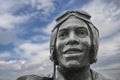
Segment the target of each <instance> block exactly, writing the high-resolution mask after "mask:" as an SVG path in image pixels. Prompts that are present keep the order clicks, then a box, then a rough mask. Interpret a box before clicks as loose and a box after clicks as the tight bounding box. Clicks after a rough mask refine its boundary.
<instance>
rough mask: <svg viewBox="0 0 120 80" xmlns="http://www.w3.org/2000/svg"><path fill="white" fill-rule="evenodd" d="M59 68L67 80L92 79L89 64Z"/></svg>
mask: <svg viewBox="0 0 120 80" xmlns="http://www.w3.org/2000/svg"><path fill="white" fill-rule="evenodd" d="M57 70H58V71H59V72H60V73H61V75H63V77H64V78H65V80H92V78H91V72H90V67H89V66H87V67H83V68H79V69H68V68H62V67H59V66H58V67H57Z"/></svg>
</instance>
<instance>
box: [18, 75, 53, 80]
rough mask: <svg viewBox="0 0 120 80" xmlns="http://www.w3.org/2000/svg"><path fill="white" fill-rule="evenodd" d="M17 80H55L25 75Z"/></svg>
mask: <svg viewBox="0 0 120 80" xmlns="http://www.w3.org/2000/svg"><path fill="white" fill-rule="evenodd" d="M17 80H53V79H52V78H49V77H44V76H37V75H25V76H21V77H18V78H17Z"/></svg>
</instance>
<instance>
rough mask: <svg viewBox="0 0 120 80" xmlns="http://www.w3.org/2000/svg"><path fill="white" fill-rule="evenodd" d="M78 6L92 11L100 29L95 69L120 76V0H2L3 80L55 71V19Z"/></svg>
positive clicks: (0, 78)
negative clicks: (52, 58)
mask: <svg viewBox="0 0 120 80" xmlns="http://www.w3.org/2000/svg"><path fill="white" fill-rule="evenodd" d="M74 9H82V10H85V11H87V12H88V13H90V14H91V16H92V22H93V23H94V24H95V25H96V27H97V28H98V29H99V31H100V41H99V42H100V45H99V52H98V61H97V63H96V64H93V65H92V69H94V70H96V71H97V72H100V73H101V74H103V75H104V76H107V77H111V78H113V79H116V80H119V75H120V0H0V37H1V38H0V80H15V79H16V78H17V77H18V76H21V75H26V74H36V75H40V74H42V75H48V74H50V73H52V62H51V61H50V60H49V38H50V32H51V29H52V28H53V27H54V25H55V21H54V19H55V18H56V17H57V16H58V15H59V14H61V13H62V12H63V11H65V10H74Z"/></svg>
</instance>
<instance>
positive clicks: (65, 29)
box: [59, 28, 68, 32]
mask: <svg viewBox="0 0 120 80" xmlns="http://www.w3.org/2000/svg"><path fill="white" fill-rule="evenodd" d="M62 31H68V29H67V28H64V29H60V30H59V32H62Z"/></svg>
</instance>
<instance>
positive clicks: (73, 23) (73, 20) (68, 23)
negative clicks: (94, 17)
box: [59, 16, 88, 30]
mask: <svg viewBox="0 0 120 80" xmlns="http://www.w3.org/2000/svg"><path fill="white" fill-rule="evenodd" d="M68 27H73V28H74V27H85V28H87V29H88V27H87V24H86V23H85V21H83V20H82V19H79V18H77V17H75V16H70V17H69V18H68V19H67V20H65V21H64V22H63V23H62V24H61V25H60V26H59V30H60V29H63V28H68Z"/></svg>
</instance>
